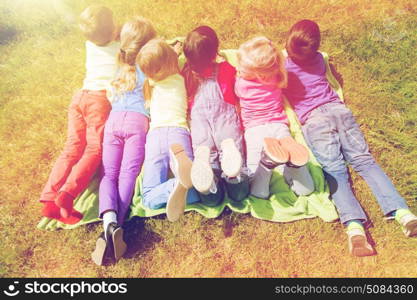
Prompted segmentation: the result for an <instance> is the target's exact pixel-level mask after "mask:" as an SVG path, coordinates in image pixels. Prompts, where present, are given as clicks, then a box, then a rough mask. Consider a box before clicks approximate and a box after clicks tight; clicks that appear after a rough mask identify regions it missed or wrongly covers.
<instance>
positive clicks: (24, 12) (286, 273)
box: [0, 0, 417, 277]
mask: <svg viewBox="0 0 417 300" xmlns="http://www.w3.org/2000/svg"><path fill="white" fill-rule="evenodd" d="M90 3H92V2H90V1H82V0H74V1H69V0H68V1H63V0H62V1H61V0H57V1H54V0H38V1H35V0H14V1H13V0H2V1H1V2H0V78H1V79H0V95H1V98H0V166H1V167H0V207H1V212H2V213H1V217H0V234H1V238H0V277H11V276H18V277H47V276H48V277H49V276H50V277H78V276H82V277H96V276H103V277H166V276H169V277H177V276H178V277H183V276H185V277H310V276H318V277H327V276H329V277H368V276H372V277H373V276H375V277H417V239H407V238H405V237H404V235H403V234H402V232H401V230H400V228H399V226H398V225H397V224H396V223H394V222H387V221H385V220H384V219H383V217H382V213H381V211H380V209H379V207H378V205H377V203H376V200H375V198H374V197H373V195H372V193H371V192H370V190H369V188H368V187H367V185H366V184H365V183H364V181H363V180H362V179H361V178H359V177H358V176H357V174H355V173H353V174H352V180H353V183H354V188H355V193H356V195H357V197H358V199H359V200H360V202H361V204H362V206H363V207H364V208H365V210H366V212H367V213H368V215H369V217H370V219H371V220H372V222H373V226H372V227H371V228H370V234H371V236H372V238H373V240H374V241H375V243H376V245H375V247H376V249H377V251H378V255H377V256H374V257H368V258H355V257H351V256H349V255H348V250H347V241H346V235H345V233H344V231H343V228H342V226H341V225H340V224H339V223H324V222H323V221H321V220H319V219H313V220H304V221H298V222H294V223H286V224H276V223H270V222H265V221H260V220H257V219H254V218H252V217H250V216H248V215H241V214H235V213H231V212H225V213H224V214H223V215H221V216H220V217H219V218H216V219H205V218H203V217H202V216H200V215H199V214H197V213H187V214H186V216H185V217H184V218H182V219H181V220H180V221H179V222H177V223H170V222H168V221H167V220H166V219H165V217H164V216H161V217H155V218H149V219H146V220H139V219H135V220H133V221H132V222H130V224H129V229H130V230H129V232H128V237H129V245H130V247H129V252H128V254H127V255H126V257H125V258H124V259H122V260H121V261H120V262H119V263H118V264H117V265H114V266H110V267H106V268H102V267H97V266H95V265H94V264H93V263H92V261H91V259H90V253H91V251H92V250H93V248H94V245H95V240H96V238H97V236H98V234H99V232H100V231H101V226H100V225H99V224H93V225H88V226H83V227H82V228H79V229H75V230H61V231H57V232H44V231H39V230H37V229H36V224H37V223H38V222H39V220H40V208H41V206H40V204H39V203H38V197H39V194H40V192H41V189H42V187H43V184H44V183H45V182H46V179H47V176H48V173H49V171H50V169H51V167H52V164H53V162H54V160H55V158H56V157H57V156H58V154H59V152H60V150H61V148H62V146H63V143H64V141H65V136H66V118H67V115H66V114H67V107H68V104H69V101H70V99H71V96H72V94H73V92H74V91H75V90H76V89H78V88H80V87H81V84H82V79H83V74H84V40H83V38H82V36H81V34H80V33H79V32H78V31H77V28H76V26H75V24H74V22H75V20H76V16H77V15H78V14H79V13H80V12H81V10H82V9H83V8H84V7H86V6H87V5H88V4H90ZM99 3H104V4H106V5H107V6H109V7H110V8H111V9H113V11H114V13H115V15H116V17H117V19H118V21H119V22H120V23H122V22H123V21H124V20H126V19H127V18H128V17H129V16H132V15H143V16H145V17H147V18H149V19H150V20H152V21H153V23H154V24H155V27H156V28H157V30H158V31H159V33H160V35H162V36H165V37H173V36H178V35H185V34H186V33H187V32H188V31H189V30H191V29H192V28H194V27H195V26H197V25H199V24H207V25H210V26H212V27H214V28H215V29H216V31H217V32H218V34H219V38H220V40H221V47H222V48H232V47H233V48H236V47H238V45H239V44H240V43H241V42H243V41H245V40H247V39H248V38H250V37H252V36H254V35H256V34H264V35H266V36H268V37H270V38H271V39H273V40H274V41H276V42H277V43H279V44H283V42H284V38H285V33H286V31H287V30H288V29H289V27H290V26H291V25H292V24H293V23H294V22H296V21H297V20H299V19H302V18H310V19H313V20H316V21H317V22H318V23H319V24H320V26H321V30H322V32H323V42H322V47H321V49H322V50H323V51H326V52H328V53H329V54H330V55H331V56H332V57H333V62H334V65H335V67H336V68H337V70H338V71H339V72H340V73H341V74H342V75H343V82H344V92H345V95H346V102H347V104H348V106H349V107H350V108H351V109H352V111H353V112H354V114H355V116H356V117H357V121H358V122H359V124H360V125H361V129H362V130H363V131H364V133H365V136H366V138H367V141H368V143H369V145H370V148H371V151H372V153H373V154H374V156H375V158H376V160H377V161H378V162H379V163H380V165H381V166H382V167H383V169H384V170H385V171H386V173H387V174H388V175H389V176H390V177H391V178H392V180H393V182H394V184H395V185H396V186H397V188H398V190H399V191H400V193H401V194H402V195H403V196H404V197H405V198H406V200H407V202H408V204H409V205H410V207H411V208H412V210H414V212H417V202H416V200H417V65H416V62H417V52H416V48H417V5H416V2H415V1H412V0H409V1H408V0H399V1H395V3H394V1H390V0H376V1H362V0H352V1H341V0H328V1H324V0H316V1H305V0H291V1H290V0H282V1H273V0H264V1H250V0H241V1H222V0H194V1H181V0H176V1H163V0H138V1H117V0H108V1H100V2H99Z"/></svg>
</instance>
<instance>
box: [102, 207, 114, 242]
mask: <svg viewBox="0 0 417 300" xmlns="http://www.w3.org/2000/svg"><path fill="white" fill-rule="evenodd" d="M112 222H114V223H116V224H117V214H116V212H115V211H114V210H109V211H107V212H105V213H104V214H103V228H104V234H106V232H107V227H108V226H109V224H110V223H112ZM106 240H107V236H106Z"/></svg>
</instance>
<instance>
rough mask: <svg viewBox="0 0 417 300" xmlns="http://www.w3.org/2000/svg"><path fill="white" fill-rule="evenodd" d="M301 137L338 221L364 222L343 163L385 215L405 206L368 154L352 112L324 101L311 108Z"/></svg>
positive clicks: (363, 215) (337, 104)
mask: <svg viewBox="0 0 417 300" xmlns="http://www.w3.org/2000/svg"><path fill="white" fill-rule="evenodd" d="M302 129H303V133H304V137H305V139H306V141H307V143H308V145H309V147H310V149H311V150H312V151H313V153H314V155H315V156H316V158H317V160H318V161H319V163H320V164H321V165H322V166H323V170H324V173H325V176H326V179H327V182H328V183H329V187H330V193H331V195H332V198H333V201H334V203H335V205H336V207H337V210H338V211H339V215H340V221H341V222H342V223H346V222H348V221H350V220H361V221H362V222H366V221H367V217H366V214H365V212H364V211H363V209H362V207H361V205H360V204H359V202H358V200H357V199H356V198H355V195H354V194H353V191H352V188H351V186H350V182H349V172H348V169H347V166H346V163H348V164H350V165H351V166H352V168H353V169H354V170H355V171H356V172H358V173H359V175H361V176H362V178H363V179H365V181H366V183H367V184H368V186H369V187H370V188H371V190H372V192H373V194H374V195H375V197H376V199H377V200H378V203H379V205H380V206H381V209H382V211H383V213H384V214H385V215H389V214H390V213H392V212H394V211H395V210H397V209H400V208H405V209H407V208H408V206H407V204H406V202H405V200H404V199H403V198H402V197H401V196H400V194H399V193H398V192H397V190H396V189H395V187H394V185H393V184H392V182H391V180H390V179H389V178H388V176H387V175H386V174H385V173H384V171H383V170H382V169H381V168H380V167H379V166H378V164H377V163H376V162H375V160H374V158H373V157H372V155H371V154H370V153H369V148H368V145H367V144H366V141H365V138H364V136H363V134H362V132H361V130H360V128H359V125H358V124H357V123H356V121H355V118H354V117H353V115H352V112H351V111H350V110H349V109H348V108H347V107H346V106H345V105H344V104H343V103H334V102H331V103H326V104H324V105H321V106H319V107H318V108H316V109H314V110H313V111H312V112H311V113H310V115H309V116H308V118H307V121H306V122H305V124H304V125H303V127H302Z"/></svg>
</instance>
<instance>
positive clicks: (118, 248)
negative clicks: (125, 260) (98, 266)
mask: <svg viewBox="0 0 417 300" xmlns="http://www.w3.org/2000/svg"><path fill="white" fill-rule="evenodd" d="M112 241H113V250H114V252H113V253H114V258H115V259H116V261H118V260H119V259H120V258H121V257H122V256H123V254H125V252H126V249H127V245H126V243H125V241H124V240H123V229H122V228H121V227H119V228H117V229H116V230H115V231H114V232H113V234H112Z"/></svg>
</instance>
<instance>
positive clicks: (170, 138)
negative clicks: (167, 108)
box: [142, 127, 200, 209]
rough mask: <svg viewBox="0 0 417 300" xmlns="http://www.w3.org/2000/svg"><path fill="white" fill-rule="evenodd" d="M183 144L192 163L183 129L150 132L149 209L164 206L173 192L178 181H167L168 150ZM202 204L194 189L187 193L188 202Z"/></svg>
mask: <svg viewBox="0 0 417 300" xmlns="http://www.w3.org/2000/svg"><path fill="white" fill-rule="evenodd" d="M172 144H180V145H181V146H183V147H184V151H185V153H186V154H187V156H188V157H189V158H190V159H191V160H192V159H193V151H192V148H191V141H190V133H189V132H188V130H187V129H185V128H181V127H158V128H154V129H151V130H150V131H149V132H148V135H147V138H146V145H145V162H144V164H143V181H142V185H143V186H142V190H143V204H144V205H145V206H146V207H149V208H150V209H158V208H161V207H164V206H165V205H166V203H167V201H168V198H169V195H170V194H171V192H172V191H173V190H174V187H175V180H176V179H175V178H168V172H169V169H170V168H171V167H172V166H171V159H172V158H171V157H170V153H169V147H170V146H171V145H172ZM197 201H200V198H199V196H198V193H197V191H196V190H195V189H194V188H191V189H189V190H188V193H187V203H188V204H190V203H194V202H197Z"/></svg>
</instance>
